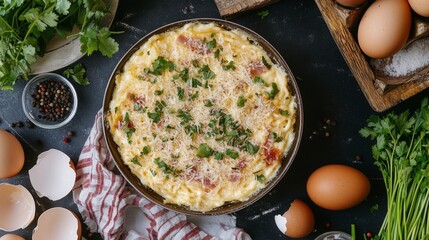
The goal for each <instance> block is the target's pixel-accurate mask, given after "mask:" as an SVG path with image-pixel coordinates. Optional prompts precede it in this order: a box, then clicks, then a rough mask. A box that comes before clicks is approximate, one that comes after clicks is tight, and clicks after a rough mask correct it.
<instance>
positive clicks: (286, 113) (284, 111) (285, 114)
mask: <svg viewBox="0 0 429 240" xmlns="http://www.w3.org/2000/svg"><path fill="white" fill-rule="evenodd" d="M279 113H280V115H282V116H285V117H287V116H289V111H288V110H283V109H281V108H279Z"/></svg>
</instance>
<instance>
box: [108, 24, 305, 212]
mask: <svg viewBox="0 0 429 240" xmlns="http://www.w3.org/2000/svg"><path fill="white" fill-rule="evenodd" d="M191 22H200V23H212V22H214V23H216V24H218V25H219V26H221V27H223V28H224V29H227V30H231V29H239V30H241V31H243V32H245V33H247V34H248V35H250V36H251V37H252V38H253V39H251V41H254V42H256V43H258V44H259V45H260V46H261V47H262V48H263V49H264V50H265V51H266V52H267V53H268V55H269V56H270V58H271V60H272V61H273V62H274V63H277V64H280V65H281V66H283V68H284V69H285V71H286V73H287V74H288V75H289V83H288V86H289V90H290V91H291V92H292V94H293V95H294V96H295V98H296V102H297V112H296V123H295V126H294V130H295V139H294V141H293V143H292V146H291V147H290V150H289V151H288V153H287V155H286V156H284V157H283V159H282V165H281V167H280V169H279V172H278V173H277V176H276V177H275V178H274V179H273V180H271V181H270V182H268V183H267V185H266V187H265V188H263V189H262V190H260V191H259V192H257V193H256V194H254V195H252V196H251V197H250V198H249V199H248V200H246V201H243V202H231V203H226V204H225V205H223V206H221V207H218V208H216V209H213V210H211V211H208V212H198V211H193V210H190V209H189V208H188V207H185V206H179V205H175V204H165V203H164V202H163V200H164V199H163V197H161V196H160V195H158V194H157V193H156V192H154V191H153V190H151V189H150V188H148V187H145V186H144V185H143V184H142V183H141V182H140V180H139V179H138V178H137V177H136V176H135V175H134V174H132V173H131V170H130V169H129V168H128V166H127V165H125V164H124V163H123V161H122V159H121V155H120V154H119V151H118V146H117V145H116V143H115V142H114V141H113V138H112V136H111V134H110V132H109V127H108V124H107V121H106V113H107V112H108V111H109V103H110V101H111V100H112V96H113V90H114V88H115V76H116V75H117V74H118V73H120V72H121V71H122V69H123V67H124V65H125V63H126V62H127V61H128V59H129V58H130V57H131V56H132V55H133V54H134V52H136V51H137V50H138V49H139V48H140V47H141V46H142V45H143V44H144V43H145V42H146V41H147V40H148V39H149V38H150V37H152V36H153V35H156V34H159V33H163V32H166V31H168V30H172V29H175V28H180V27H182V26H183V25H185V24H187V23H191ZM103 123H104V124H103V125H104V126H103V131H104V136H105V140H106V143H107V146H108V148H109V151H110V153H111V155H112V156H113V159H114V161H115V164H116V167H117V168H118V169H119V171H120V172H121V174H122V175H123V176H124V177H125V179H126V180H127V181H128V183H129V184H130V185H131V186H132V187H133V188H134V189H135V190H137V192H139V193H140V194H141V195H143V196H144V197H146V198H147V199H149V200H150V201H152V202H154V203H156V204H158V205H161V206H162V207H164V208H167V209H169V210H172V211H176V212H180V213H185V214H191V215H217V214H227V213H232V212H235V211H238V210H240V209H243V208H245V207H247V206H249V205H251V204H252V203H254V202H256V201H257V200H259V199H260V198H262V197H263V196H264V195H265V194H267V193H268V192H269V191H270V190H271V189H272V188H273V187H274V186H275V185H276V184H277V183H278V182H279V181H280V180H281V179H282V178H283V176H284V175H285V174H286V172H287V170H288V169H289V167H290V165H291V164H292V162H293V159H294V158H295V156H296V154H297V152H298V148H299V143H300V141H301V137H302V131H303V124H304V113H303V105H302V99H301V94H300V92H299V89H298V85H297V83H296V80H295V78H294V76H293V74H292V72H291V70H290V69H289V67H288V65H287V64H286V62H285V60H284V59H283V58H282V56H281V55H280V54H279V53H278V52H277V50H276V49H275V48H274V47H273V46H271V44H270V43H268V42H267V41H266V40H265V39H264V38H262V37H261V36H260V35H258V34H257V33H255V32H253V31H252V30H250V29H248V28H245V27H243V26H241V25H238V24H236V23H233V22H228V21H224V20H220V19H211V18H197V19H189V20H183V21H179V22H174V23H171V24H168V25H165V26H163V27H160V28H158V29H156V30H154V31H153V32H151V33H149V34H148V35H146V36H145V37H143V38H142V39H140V40H139V41H138V42H137V43H136V44H134V46H133V47H131V49H130V50H128V52H127V53H126V54H125V55H124V56H123V57H122V59H121V60H120V61H119V63H118V64H117V65H116V67H115V69H114V71H113V73H112V75H111V76H110V79H109V83H108V85H107V87H106V91H105V93H104V101H103Z"/></svg>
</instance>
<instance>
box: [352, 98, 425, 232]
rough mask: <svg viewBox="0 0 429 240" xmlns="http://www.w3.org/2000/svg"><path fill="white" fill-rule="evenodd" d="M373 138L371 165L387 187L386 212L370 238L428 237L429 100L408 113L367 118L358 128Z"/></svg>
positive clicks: (364, 135)
mask: <svg viewBox="0 0 429 240" xmlns="http://www.w3.org/2000/svg"><path fill="white" fill-rule="evenodd" d="M360 134H361V135H362V136H363V137H370V138H371V139H376V144H375V145H374V146H373V147H372V154H373V157H374V159H375V165H377V166H378V168H379V169H380V171H381V173H382V175H383V179H384V183H385V186H386V190H387V213H386V217H385V219H384V222H383V225H382V227H381V229H380V232H379V234H378V235H377V236H376V237H375V238H374V239H398V240H401V239H404V240H409V239H416V240H420V239H421V240H423V239H429V100H428V98H425V99H424V100H423V101H422V103H421V107H420V109H418V110H417V111H415V112H414V113H413V114H411V113H410V112H409V111H405V112H403V113H401V114H399V115H396V114H394V113H390V114H388V115H387V116H385V117H383V118H379V117H371V118H369V119H368V126H367V127H365V128H363V129H362V130H361V131H360Z"/></svg>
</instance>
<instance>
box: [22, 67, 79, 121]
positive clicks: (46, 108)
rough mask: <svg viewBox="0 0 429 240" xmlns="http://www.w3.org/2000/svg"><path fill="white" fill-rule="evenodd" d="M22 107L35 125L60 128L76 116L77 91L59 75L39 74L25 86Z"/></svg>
mask: <svg viewBox="0 0 429 240" xmlns="http://www.w3.org/2000/svg"><path fill="white" fill-rule="evenodd" d="M22 107H23V108H24V113H25V115H26V116H27V118H28V119H29V120H30V121H31V122H32V123H34V125H36V126H38V127H41V128H45V129H55V128H59V127H62V126H64V125H66V124H67V123H68V122H70V120H71V119H72V118H73V116H74V115H75V114H76V110H77V94H76V90H75V89H74V87H73V85H72V84H71V83H70V82H69V81H68V80H67V79H66V78H64V77H63V76H61V75H59V74H56V73H43V74H39V75H37V76H35V77H34V78H32V79H31V80H30V81H29V82H28V83H27V85H26V86H25V88H24V92H23V93H22Z"/></svg>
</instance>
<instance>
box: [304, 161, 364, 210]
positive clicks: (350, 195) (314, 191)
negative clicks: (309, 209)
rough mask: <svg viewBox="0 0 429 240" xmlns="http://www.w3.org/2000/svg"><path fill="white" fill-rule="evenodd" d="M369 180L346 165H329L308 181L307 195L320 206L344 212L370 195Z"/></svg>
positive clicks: (312, 175) (311, 176) (317, 171)
mask: <svg viewBox="0 0 429 240" xmlns="http://www.w3.org/2000/svg"><path fill="white" fill-rule="evenodd" d="M370 188H371V186H370V183H369V180H368V178H367V177H366V176H365V175H364V174H363V173H362V172H360V171H359V170H356V169H354V168H352V167H349V166H345V165H327V166H323V167H321V168H319V169H317V170H316V171H314V172H313V173H312V174H311V175H310V177H309V178H308V181H307V193H308V196H309V197H310V198H311V200H312V201H313V202H314V203H315V204H317V205H318V206H320V207H322V208H325V209H329V210H344V209H347V208H351V207H353V206H355V205H357V204H359V203H361V202H362V201H363V200H364V199H365V198H366V197H367V196H368V194H369V191H370Z"/></svg>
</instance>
